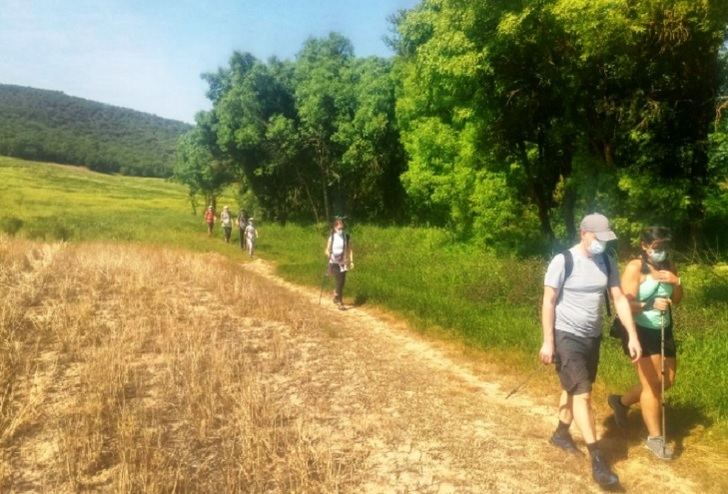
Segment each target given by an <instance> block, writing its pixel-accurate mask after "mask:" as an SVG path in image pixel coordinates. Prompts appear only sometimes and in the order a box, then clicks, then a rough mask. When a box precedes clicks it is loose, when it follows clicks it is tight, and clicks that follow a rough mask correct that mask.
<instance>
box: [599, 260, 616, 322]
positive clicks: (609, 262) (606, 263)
mask: <svg viewBox="0 0 728 494" xmlns="http://www.w3.org/2000/svg"><path fill="white" fill-rule="evenodd" d="M612 258H615V259H616V252H615V251H614V249H609V250H606V251H604V252H602V260H603V261H604V267H605V268H606V269H607V288H606V289H605V290H604V304H605V305H606V306H607V316H609V317H612V308H611V306H610V304H609V300H610V296H609V278H611V277H612Z"/></svg>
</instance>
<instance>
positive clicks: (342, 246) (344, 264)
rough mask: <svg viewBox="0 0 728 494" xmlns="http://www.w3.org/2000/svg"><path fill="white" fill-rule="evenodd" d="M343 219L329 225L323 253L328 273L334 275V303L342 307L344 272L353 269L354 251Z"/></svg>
mask: <svg viewBox="0 0 728 494" xmlns="http://www.w3.org/2000/svg"><path fill="white" fill-rule="evenodd" d="M345 227H346V225H345V224H344V220H342V219H340V218H337V219H336V221H334V224H333V226H332V227H331V234H330V235H329V240H328V242H327V243H326V250H325V251H324V254H325V255H326V257H327V259H328V260H329V268H328V272H329V275H331V276H333V277H334V281H335V288H334V303H335V304H337V305H338V306H339V307H343V304H344V302H343V294H344V283H345V282H346V272H347V271H349V270H350V269H354V253H353V251H352V249H351V237H350V235H349V234H348V233H346V232H345V231H344V230H345Z"/></svg>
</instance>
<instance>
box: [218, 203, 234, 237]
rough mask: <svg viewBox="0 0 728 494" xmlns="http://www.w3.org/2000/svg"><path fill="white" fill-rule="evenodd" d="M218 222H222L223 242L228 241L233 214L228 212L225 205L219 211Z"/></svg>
mask: <svg viewBox="0 0 728 494" xmlns="http://www.w3.org/2000/svg"><path fill="white" fill-rule="evenodd" d="M220 223H222V230H223V232H224V235H225V243H228V244H229V243H230V234H231V233H232V231H233V215H232V214H230V208H229V207H228V206H225V207H223V208H222V213H220Z"/></svg>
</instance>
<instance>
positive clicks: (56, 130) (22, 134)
mask: <svg viewBox="0 0 728 494" xmlns="http://www.w3.org/2000/svg"><path fill="white" fill-rule="evenodd" d="M189 128H190V126H189V125H187V124H184V123H182V122H178V121H175V120H168V119H165V118H161V117H157V116H155V115H150V114H147V113H142V112H138V111H134V110H129V109H126V108H120V107H116V106H111V105H106V104H103V103H97V102H95V101H89V100H85V99H82V98H76V97H72V96H68V95H66V94H64V93H62V92H60V91H47V90H42V89H34V88H28V87H21V86H12V85H5V84H0V154H2V155H7V156H15V157H19V158H26V159H33V160H43V161H53V162H56V163H64V164H74V165H85V166H88V167H89V168H91V169H93V170H97V171H102V172H116V173H121V174H124V175H139V176H155V177H166V176H169V175H170V174H171V170H172V167H173V164H174V155H175V147H176V145H177V139H178V138H179V136H180V135H181V134H182V133H184V132H185V131H187V130H189Z"/></svg>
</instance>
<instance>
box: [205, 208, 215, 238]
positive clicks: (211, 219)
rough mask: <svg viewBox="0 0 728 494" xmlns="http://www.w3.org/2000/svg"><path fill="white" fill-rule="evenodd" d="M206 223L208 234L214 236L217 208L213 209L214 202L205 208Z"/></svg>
mask: <svg viewBox="0 0 728 494" xmlns="http://www.w3.org/2000/svg"><path fill="white" fill-rule="evenodd" d="M205 223H207V236H208V237H212V227H213V226H214V225H215V210H213V209H212V204H210V205H209V206H207V209H206V210H205Z"/></svg>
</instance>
